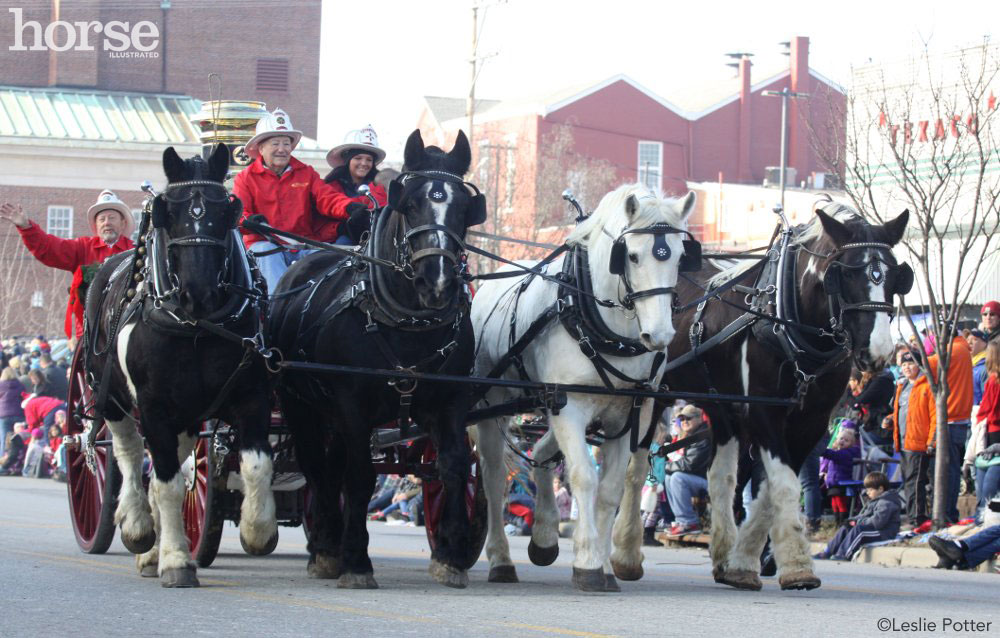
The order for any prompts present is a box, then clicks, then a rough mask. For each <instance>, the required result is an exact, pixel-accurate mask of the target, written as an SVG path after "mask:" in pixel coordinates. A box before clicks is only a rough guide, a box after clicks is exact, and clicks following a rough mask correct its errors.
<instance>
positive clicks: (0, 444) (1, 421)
mask: <svg viewBox="0 0 1000 638" xmlns="http://www.w3.org/2000/svg"><path fill="white" fill-rule="evenodd" d="M23 420H24V415H23V414H22V415H21V416H5V417H0V456H3V453H4V449H6V447H7V435H8V434H10V433H11V432H13V431H14V424H15V423H17V422H18V421H23Z"/></svg>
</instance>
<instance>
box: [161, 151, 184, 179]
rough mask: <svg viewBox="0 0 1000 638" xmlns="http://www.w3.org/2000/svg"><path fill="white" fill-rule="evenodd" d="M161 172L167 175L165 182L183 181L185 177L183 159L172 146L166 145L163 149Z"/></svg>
mask: <svg viewBox="0 0 1000 638" xmlns="http://www.w3.org/2000/svg"><path fill="white" fill-rule="evenodd" d="M163 173H164V174H165V175H166V176H167V182H168V183H169V182H183V181H184V179H185V178H186V177H187V167H186V166H185V165H184V160H182V159H181V156H180V155H178V154H177V151H175V150H174V147H173V146H168V147H167V148H166V149H165V150H164V151H163Z"/></svg>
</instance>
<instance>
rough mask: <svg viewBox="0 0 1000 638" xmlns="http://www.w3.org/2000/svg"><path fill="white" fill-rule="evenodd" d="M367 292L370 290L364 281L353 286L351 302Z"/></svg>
mask: <svg viewBox="0 0 1000 638" xmlns="http://www.w3.org/2000/svg"><path fill="white" fill-rule="evenodd" d="M367 290H368V283H367V282H366V281H364V280H363V279H362V280H361V281H359V282H358V283H356V284H354V285H353V286H351V301H354V300H355V299H357V298H358V295H360V294H362V293H364V292H367Z"/></svg>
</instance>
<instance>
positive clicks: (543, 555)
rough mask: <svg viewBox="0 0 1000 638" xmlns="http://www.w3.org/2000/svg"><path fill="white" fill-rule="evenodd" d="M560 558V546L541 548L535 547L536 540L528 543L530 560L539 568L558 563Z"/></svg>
mask: <svg viewBox="0 0 1000 638" xmlns="http://www.w3.org/2000/svg"><path fill="white" fill-rule="evenodd" d="M558 557H559V545H558V544H556V545H553V546H552V547H540V546H538V545H535V539H531V540H530V541H528V558H530V559H531V562H532V563H534V564H535V565H538V566H539V567H546V566H548V565H551V564H552V563H554V562H556V558H558Z"/></svg>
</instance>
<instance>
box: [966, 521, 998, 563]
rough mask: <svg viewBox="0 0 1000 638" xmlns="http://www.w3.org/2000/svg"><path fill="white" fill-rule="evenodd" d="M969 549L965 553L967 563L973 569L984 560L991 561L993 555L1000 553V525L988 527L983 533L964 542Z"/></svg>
mask: <svg viewBox="0 0 1000 638" xmlns="http://www.w3.org/2000/svg"><path fill="white" fill-rule="evenodd" d="M963 542H964V543H965V545H966V547H968V548H969V549H968V551H966V552H965V562H966V563H967V564H968V568H969V569H972V568H973V567H975V566H976V565H978V564H979V563H981V562H983V561H984V560H989V559H990V558H992V557H993V554H996V553H997V552H1000V525H994V526H993V527H987V528H986V529H984V530H983V531H981V532H979V533H978V534H975V535H974V536H970V537H969V538H966V539H965V540H964V541H963Z"/></svg>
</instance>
